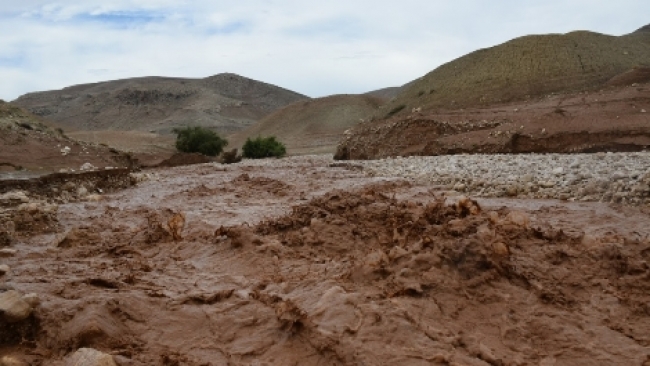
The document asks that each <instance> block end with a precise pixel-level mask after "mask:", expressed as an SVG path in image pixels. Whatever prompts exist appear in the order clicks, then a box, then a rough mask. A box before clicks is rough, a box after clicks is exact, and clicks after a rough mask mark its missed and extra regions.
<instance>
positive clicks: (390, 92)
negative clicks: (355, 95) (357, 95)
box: [365, 86, 403, 100]
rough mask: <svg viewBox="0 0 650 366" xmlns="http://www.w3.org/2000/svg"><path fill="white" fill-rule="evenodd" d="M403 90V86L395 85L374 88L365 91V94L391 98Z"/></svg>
mask: <svg viewBox="0 0 650 366" xmlns="http://www.w3.org/2000/svg"><path fill="white" fill-rule="evenodd" d="M402 90H403V87H401V86H393V87H389V88H383V89H377V90H373V91H370V92H367V93H365V95H370V96H372V97H377V98H383V99H386V100H390V99H393V98H395V97H396V96H398V95H399V93H401V92H402Z"/></svg>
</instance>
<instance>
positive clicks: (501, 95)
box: [378, 27, 650, 117]
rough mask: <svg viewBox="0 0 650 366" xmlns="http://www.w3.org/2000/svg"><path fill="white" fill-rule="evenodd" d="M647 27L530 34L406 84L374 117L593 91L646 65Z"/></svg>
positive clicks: (649, 55)
mask: <svg viewBox="0 0 650 366" xmlns="http://www.w3.org/2000/svg"><path fill="white" fill-rule="evenodd" d="M647 29H648V27H644V28H641V29H639V30H638V31H636V32H634V33H631V34H628V35H624V36H619V37H616V36H609V35H604V34H599V33H593V32H587V31H577V32H571V33H568V34H549V35H531V36H525V37H521V38H517V39H514V40H511V41H509V42H506V43H503V44H501V45H498V46H495V47H491V48H487V49H481V50H478V51H475V52H472V53H470V54H468V55H466V56H463V57H460V58H458V59H456V60H453V61H451V62H449V63H447V64H445V65H442V66H440V67H438V68H437V69H435V70H433V71H432V72H430V73H429V74H427V75H425V76H423V77H421V78H420V79H417V80H415V81H413V82H411V83H409V84H408V85H407V86H406V87H405V90H404V91H403V92H402V93H401V94H400V95H399V96H398V97H397V98H396V99H395V100H394V101H392V102H391V103H389V104H388V105H387V106H386V107H385V109H384V110H383V111H382V113H381V114H378V117H383V116H385V115H386V114H387V113H388V112H390V111H393V110H395V108H397V107H400V106H402V105H404V106H405V108H404V109H402V113H404V112H405V111H410V110H411V109H412V108H419V107H421V108H422V109H424V110H427V109H439V108H445V109H458V108H464V107H468V106H476V105H489V104H493V103H498V102H509V101H515V100H526V99H529V98H531V97H535V96H540V95H546V94H550V93H554V92H566V91H581V90H592V89H594V88H598V87H600V86H601V85H602V84H603V83H605V82H607V81H608V80H609V79H611V78H612V77H614V76H615V75H618V74H621V73H623V72H625V71H628V70H630V69H633V68H634V67H638V66H650V32H647Z"/></svg>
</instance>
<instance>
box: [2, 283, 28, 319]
mask: <svg viewBox="0 0 650 366" xmlns="http://www.w3.org/2000/svg"><path fill="white" fill-rule="evenodd" d="M32 310H33V309H32V307H31V306H30V305H29V303H28V302H27V301H25V300H24V299H23V295H22V294H20V293H19V292H18V291H14V290H10V291H7V292H3V293H1V294H0V317H2V318H4V319H5V320H6V321H8V322H10V323H15V322H19V321H21V320H25V319H27V318H28V317H29V316H30V315H31V314H32Z"/></svg>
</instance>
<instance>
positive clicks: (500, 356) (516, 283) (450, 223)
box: [0, 157, 650, 366]
mask: <svg viewBox="0 0 650 366" xmlns="http://www.w3.org/2000/svg"><path fill="white" fill-rule="evenodd" d="M331 163H332V161H331V159H328V158H325V157H300V158H288V159H283V160H277V161H263V162H244V163H242V164H237V165H231V166H223V165H219V164H204V165H196V166H187V167H178V168H173V169H166V170H162V169H161V170H153V171H151V172H149V173H148V175H147V176H144V175H143V176H140V178H141V179H140V180H141V182H140V183H139V184H138V186H136V187H134V188H130V189H127V190H124V191H121V192H118V193H115V194H110V195H105V196H101V197H99V196H97V195H93V196H92V199H88V200H86V201H82V202H78V203H69V204H63V205H59V206H58V211H57V215H56V220H57V221H58V223H57V224H58V230H56V231H55V232H47V233H31V234H28V235H25V234H21V235H18V234H16V237H15V238H14V241H13V243H12V244H10V245H9V246H8V247H7V248H9V249H14V250H15V253H13V252H11V251H8V252H7V253H10V254H8V255H7V256H6V257H2V258H0V264H6V265H8V266H9V267H10V271H9V272H8V273H7V274H6V275H4V276H0V295H2V293H6V292H7V291H8V290H11V289H13V290H16V291H18V292H19V293H23V294H27V293H36V294H37V295H38V297H39V299H40V305H38V306H36V307H35V310H34V313H33V314H32V315H31V316H30V317H29V318H27V319H26V320H23V321H21V322H19V323H9V322H5V321H4V320H1V318H0V322H4V323H3V324H0V325H2V326H0V356H2V355H5V356H7V355H10V356H11V357H13V358H14V359H16V360H23V361H25V362H27V363H28V364H31V365H64V364H65V362H66V361H65V360H66V358H67V357H70V355H71V354H73V353H74V352H75V351H76V350H77V349H79V348H94V349H97V350H99V351H102V352H105V353H107V354H110V355H112V356H113V359H114V360H115V362H116V363H117V364H118V365H466V366H479V365H541V366H553V365H557V366H560V365H650V361H649V360H650V358H649V356H650V316H649V315H650V279H649V277H650V267H649V266H648V260H649V259H650V239H649V238H650V229H649V228H648V225H647V223H648V214H647V213H645V212H644V211H643V209H642V208H634V207H626V206H611V205H607V204H601V203H569V202H560V201H550V200H549V201H546V200H517V199H486V200H479V201H478V202H475V201H472V200H470V199H466V198H463V197H460V196H455V197H443V196H441V195H440V194H439V193H437V192H435V191H433V190H432V189H431V187H430V186H426V185H418V184H414V183H409V182H407V181H404V180H400V179H396V178H386V177H373V178H369V177H366V176H365V175H364V173H363V171H361V170H357V169H353V168H354V167H352V166H350V167H348V168H346V167H345V166H341V167H330V166H329V164H331ZM0 245H1V244H0ZM11 253H12V254H11Z"/></svg>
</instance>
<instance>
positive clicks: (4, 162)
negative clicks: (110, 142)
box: [0, 101, 133, 178]
mask: <svg viewBox="0 0 650 366" xmlns="http://www.w3.org/2000/svg"><path fill="white" fill-rule="evenodd" d="M85 163H89V164H92V165H93V166H94V167H97V168H102V169H103V168H105V167H116V168H117V167H131V166H132V164H133V161H132V160H131V159H130V157H129V156H128V155H126V154H123V153H121V152H119V151H117V150H114V149H110V148H108V147H107V146H101V145H95V144H87V143H83V142H78V141H75V140H73V139H70V138H68V137H66V136H65V135H64V134H62V130H60V129H57V128H56V127H55V126H53V125H52V124H51V123H50V122H47V121H44V120H43V119H41V118H39V117H38V116H35V115H32V114H31V113H29V112H27V111H26V110H24V109H22V108H19V107H16V106H15V105H12V104H11V103H5V102H3V101H0V178H11V177H22V176H29V175H33V174H44V173H51V172H55V171H58V170H59V169H74V170H79V169H80V167H81V166H82V165H83V164H85Z"/></svg>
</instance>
